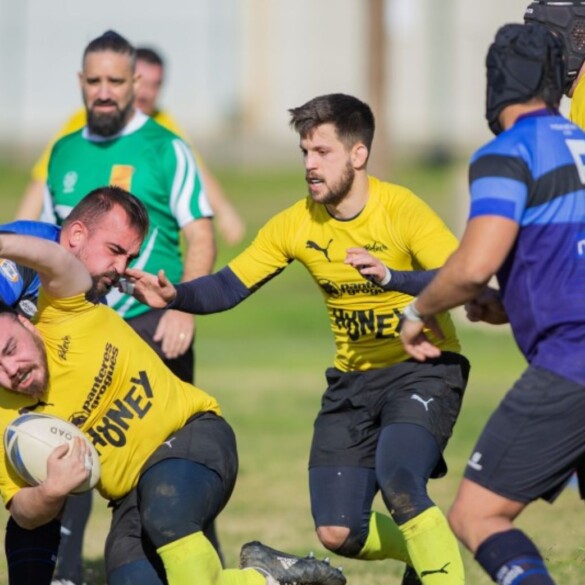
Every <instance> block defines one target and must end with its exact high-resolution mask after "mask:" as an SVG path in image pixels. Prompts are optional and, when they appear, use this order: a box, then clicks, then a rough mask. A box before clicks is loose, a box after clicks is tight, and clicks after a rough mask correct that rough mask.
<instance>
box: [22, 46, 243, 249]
mask: <svg viewBox="0 0 585 585" xmlns="http://www.w3.org/2000/svg"><path fill="white" fill-rule="evenodd" d="M136 75H137V76H138V77H139V78H140V81H139V83H138V85H137V87H136V94H135V100H134V105H135V106H136V107H137V108H138V109H140V110H141V111H143V112H144V113H145V114H146V115H147V116H150V117H151V118H153V119H154V120H156V121H157V122H158V123H159V124H160V125H161V126H164V127H165V128H167V129H168V130H170V131H171V132H174V133H175V134H177V135H178V136H181V137H184V136H185V133H184V132H183V130H182V129H181V128H180V127H179V125H178V124H177V122H176V120H175V119H174V118H173V117H172V116H171V115H170V114H169V113H168V112H167V111H165V110H161V109H160V108H159V105H158V101H159V98H160V92H161V89H162V85H163V81H164V61H163V59H162V57H161V56H160V54H159V53H158V52H156V51H155V50H154V49H151V48H148V47H139V48H137V49H136ZM86 124H87V116H86V111H85V108H80V109H79V110H77V111H76V112H75V113H74V114H73V115H72V116H71V117H70V118H69V119H68V120H67V122H66V123H65V124H64V125H63V127H62V128H61V129H60V130H59V132H58V133H57V134H56V135H55V136H54V137H53V139H52V140H51V142H49V144H47V146H46V147H45V149H44V150H43V152H42V153H41V156H40V157H39V159H38V160H37V162H36V163H35V165H34V167H33V169H32V172H31V180H30V182H29V184H28V186H27V188H26V190H25V193H24V195H23V197H22V200H21V202H20V205H19V207H18V210H17V212H16V219H38V218H39V217H40V215H41V209H42V207H43V192H44V189H45V183H46V181H47V168H48V165H49V158H50V155H51V149H52V148H53V145H54V144H55V142H56V141H57V139H59V138H61V137H62V136H65V135H67V134H71V133H72V132H75V131H77V130H80V129H81V128H83V127H84V126H85V125H86ZM195 155H196V159H197V166H198V168H199V170H200V172H201V175H202V177H203V182H204V183H205V193H206V195H207V197H208V199H209V202H210V204H211V207H212V208H213V211H214V213H215V217H216V221H217V226H218V229H219V232H220V233H221V235H222V237H223V239H224V240H225V241H226V243H227V244H229V245H230V246H233V245H235V244H238V243H239V242H241V241H242V239H243V237H244V234H245V231H246V225H245V223H244V220H243V219H242V217H241V216H240V215H239V214H238V212H237V210H236V208H235V207H234V206H233V204H232V203H231V201H230V200H229V199H228V198H227V196H226V195H225V193H224V191H223V189H222V187H221V185H220V183H219V181H218V180H217V178H216V177H215V175H214V174H213V173H212V172H211V171H210V170H209V168H208V167H207V166H206V165H205V164H204V162H203V160H202V159H201V156H200V155H199V153H197V152H196V153H195Z"/></svg>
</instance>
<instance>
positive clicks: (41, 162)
mask: <svg viewBox="0 0 585 585" xmlns="http://www.w3.org/2000/svg"><path fill="white" fill-rule="evenodd" d="M152 119H153V120H154V121H155V122H158V123H159V124H160V125H161V126H163V127H164V128H166V129H167V130H170V131H171V132H174V133H175V134H176V135H177V136H179V137H180V138H183V139H184V140H185V138H184V132H183V131H182V130H181V129H180V128H179V125H178V124H177V122H176V120H175V119H174V118H173V117H172V116H171V115H170V114H168V113H167V112H165V111H163V110H158V111H157V112H156V114H155V115H154V116H153V117H152ZM86 124H87V114H86V111H85V108H79V109H78V110H76V111H75V112H74V113H73V114H72V115H71V117H70V118H69V119H68V120H67V121H66V122H65V124H64V125H63V126H62V127H61V129H60V130H59V132H57V134H55V136H53V138H52V140H51V141H50V142H49V143H48V144H47V145H46V146H45V148H44V150H43V152H42V153H41V155H40V156H39V158H38V160H37V162H36V163H35V165H34V167H33V169H32V171H31V175H32V178H33V179H34V180H35V181H41V182H43V183H45V182H46V181H47V175H48V174H49V159H50V158H51V150H53V145H54V144H55V142H57V140H59V138H62V137H63V136H67V134H72V133H73V132H77V131H78V130H81V129H82V128H83V127H84V126H85V125H86ZM193 152H194V155H195V158H196V159H197V164H198V165H199V166H201V164H200V163H202V162H203V161H202V160H201V157H200V156H199V154H198V153H197V152H195V151H193Z"/></svg>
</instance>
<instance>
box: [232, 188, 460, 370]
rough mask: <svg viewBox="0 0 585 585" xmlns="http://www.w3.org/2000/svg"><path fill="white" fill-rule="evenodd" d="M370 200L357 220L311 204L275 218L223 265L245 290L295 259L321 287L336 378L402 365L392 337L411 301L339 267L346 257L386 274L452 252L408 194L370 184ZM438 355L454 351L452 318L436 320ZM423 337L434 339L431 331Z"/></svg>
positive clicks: (424, 265) (445, 232)
mask: <svg viewBox="0 0 585 585" xmlns="http://www.w3.org/2000/svg"><path fill="white" fill-rule="evenodd" d="M369 183H370V184H369V187H370V196H369V199H368V202H367V204H366V206H365V208H364V209H363V210H362V212H361V213H360V214H359V215H358V216H357V217H355V218H353V219H351V220H346V221H340V220H337V219H334V218H333V217H331V216H330V215H329V213H328V212H327V209H326V208H325V206H324V205H322V204H319V203H315V202H313V201H312V199H311V198H310V197H307V198H306V199H303V200H301V201H299V202H297V203H296V204H295V205H293V206H292V207H289V208H288V209H286V210H285V211H283V212H281V213H279V214H278V215H276V216H274V217H273V218H272V219H271V220H270V221H269V222H268V223H267V224H266V225H265V226H264V227H263V228H262V229H261V230H260V231H259V232H258V235H257V237H256V239H255V240H254V241H253V242H252V244H251V245H250V246H249V247H248V248H247V249H246V250H244V252H242V253H241V254H240V255H239V256H237V257H236V258H235V259H234V260H233V261H232V262H230V263H229V267H230V269H231V270H232V271H233V272H234V273H235V275H236V276H237V277H238V278H239V279H240V280H241V281H242V282H243V283H244V285H245V286H246V287H248V288H249V289H252V290H253V289H254V288H255V287H257V286H259V285H261V284H262V283H263V282H265V281H266V280H267V279H269V278H270V277H271V276H273V275H275V274H277V273H278V272H279V271H281V270H283V269H284V268H285V267H286V266H287V265H288V264H289V263H290V262H291V261H293V260H298V261H299V262H301V263H302V264H303V265H304V266H305V267H306V268H307V270H308V271H309V272H310V274H311V276H312V277H313V280H314V281H315V283H316V284H317V286H318V287H319V288H320V290H321V293H322V294H323V298H324V299H325V304H326V306H327V311H328V313H329V321H330V325H331V330H332V332H333V335H334V337H335V344H336V349H337V351H336V355H335V362H334V365H335V367H336V368H338V369H340V370H342V371H346V372H347V371H354V370H370V369H376V368H383V367H386V366H390V365H392V364H395V363H397V362H401V361H404V360H406V359H408V357H409V356H408V355H407V354H406V352H405V351H404V349H403V347H402V344H401V342H400V339H399V337H398V332H397V330H396V328H397V325H398V319H399V318H400V315H401V314H402V310H403V309H404V307H405V306H406V305H407V304H408V303H410V302H411V301H412V297H411V296H409V295H406V294H403V293H398V292H386V291H384V290H383V289H382V287H380V286H378V285H377V284H374V283H372V282H370V281H368V280H366V279H364V278H363V277H362V276H361V275H360V274H359V272H358V271H357V270H356V269H355V268H353V267H351V266H349V265H347V264H344V260H345V257H346V250H347V248H350V247H362V248H365V249H366V250H369V252H370V253H371V254H372V255H374V256H376V257H377V258H379V259H380V260H381V261H382V262H383V263H384V264H385V265H386V266H388V267H389V268H390V269H396V270H416V269H418V270H420V269H425V270H428V269H433V268H438V267H440V266H442V265H443V264H444V263H445V261H446V260H447V258H448V257H449V255H450V254H451V253H452V252H453V251H454V250H455V248H456V247H457V240H456V238H455V236H453V234H452V233H451V232H450V231H449V229H448V228H447V227H446V226H445V224H444V223H443V221H442V220H441V219H440V218H439V217H438V216H437V215H436V214H435V213H434V212H433V211H432V210H431V209H430V207H428V206H427V205H426V204H425V203H424V202H423V201H421V200H420V199H419V198H418V197H416V196H415V195H414V194H413V193H412V192H411V191H409V190H408V189H405V188H404V187H400V186H397V185H392V184H390V183H383V182H381V181H379V180H378V179H375V178H373V177H370V179H369ZM438 319H439V324H440V326H441V329H442V330H443V332H444V334H445V339H443V340H440V341H439V340H437V339H434V341H435V342H436V343H437V344H438V345H439V347H441V349H443V350H449V351H459V350H460V346H459V342H458V340H457V338H456V335H455V329H454V327H453V323H452V321H451V318H450V316H449V315H448V314H447V313H444V314H441V315H439V317H438ZM427 334H428V335H430V336H431V337H432V334H430V332H429V331H427Z"/></svg>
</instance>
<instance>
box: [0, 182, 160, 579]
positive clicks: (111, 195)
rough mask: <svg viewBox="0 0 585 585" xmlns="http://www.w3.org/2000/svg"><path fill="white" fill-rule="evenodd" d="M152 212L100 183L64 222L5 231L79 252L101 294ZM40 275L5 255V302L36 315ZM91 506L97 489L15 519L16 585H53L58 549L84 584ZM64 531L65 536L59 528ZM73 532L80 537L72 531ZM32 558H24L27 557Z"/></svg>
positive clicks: (0, 271)
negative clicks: (56, 510)
mask: <svg viewBox="0 0 585 585" xmlns="http://www.w3.org/2000/svg"><path fill="white" fill-rule="evenodd" d="M148 226H149V221H148V214H147V211H146V208H145V207H144V205H143V204H142V202H141V201H139V200H138V199H136V198H135V197H134V196H132V195H131V194H130V193H128V192H127V191H124V190H123V189H120V188H119V187H113V186H109V187H100V188H98V189H94V190H93V191H92V192H90V193H89V194H88V195H86V196H85V197H84V198H83V199H82V200H81V201H80V202H79V203H78V204H77V205H76V206H75V208H74V209H73V211H72V212H71V213H70V214H69V216H68V217H67V218H66V220H65V221H64V223H63V227H62V228H60V227H57V226H55V225H52V224H45V223H41V222H38V221H16V222H12V223H8V224H4V225H1V226H0V230H1V231H5V232H9V233H16V234H22V235H33V236H37V237H42V238H44V239H45V240H50V241H54V242H59V243H60V244H61V245H62V246H63V247H64V248H65V249H66V250H69V251H70V252H71V253H73V254H74V255H75V256H76V257H77V258H79V259H80V260H81V261H82V262H83V263H84V264H85V266H86V268H87V269H88V270H89V272H90V274H92V277H93V279H94V289H95V296H96V298H97V297H103V296H104V295H106V294H107V293H108V292H109V290H110V289H111V288H112V287H113V286H116V285H117V283H118V280H119V278H120V275H121V274H123V273H124V270H125V269H126V267H127V266H128V263H129V262H130V261H131V260H133V259H134V258H136V257H137V256H138V253H139V251H140V246H141V244H142V241H143V240H144V238H145V236H146V234H147V232H148ZM39 286H40V282H39V277H38V275H37V273H36V272H35V271H34V270H31V269H30V268H28V267H26V266H23V265H19V264H18V263H14V262H12V261H10V260H7V259H1V260H0V305H5V306H8V307H13V308H14V309H15V310H17V311H18V312H19V313H20V314H22V315H24V316H26V317H28V318H32V317H33V316H34V314H35V313H36V301H37V297H38V292H39ZM90 510H91V493H90V492H88V493H87V494H83V496H75V497H74V498H71V499H69V500H68V506H67V511H68V512H69V514H68V515H66V514H64V515H62V516H61V522H59V521H57V520H55V521H53V522H49V523H47V524H44V525H42V526H40V527H38V528H37V529H35V530H24V529H22V528H20V527H19V526H18V525H17V524H16V523H15V522H13V521H11V520H9V522H8V525H7V527H6V534H5V542H4V545H5V551H6V557H7V569H8V580H9V584H10V585H49V583H51V579H52V578H53V571H54V568H55V559H56V558H57V552H58V567H59V568H58V579H57V583H59V579H61V580H62V581H63V583H64V584H65V585H70V584H71V583H73V584H75V583H82V582H83V567H82V545H83V539H82V536H83V530H82V528H80V526H81V527H82V526H84V525H85V521H86V519H87V517H88V516H89V513H90ZM60 529H61V532H62V534H61V538H59V533H60ZM72 534H73V536H72ZM23 560H25V562H23Z"/></svg>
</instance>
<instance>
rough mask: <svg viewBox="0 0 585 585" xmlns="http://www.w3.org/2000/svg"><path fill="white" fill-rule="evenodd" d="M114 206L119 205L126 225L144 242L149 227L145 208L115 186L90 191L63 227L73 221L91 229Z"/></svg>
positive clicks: (72, 211) (134, 198)
mask: <svg viewBox="0 0 585 585" xmlns="http://www.w3.org/2000/svg"><path fill="white" fill-rule="evenodd" d="M116 205H119V206H120V207H121V208H122V209H123V210H124V211H125V212H126V215H127V216H128V223H129V224H130V226H131V227H133V228H134V229H135V230H136V231H137V232H138V233H139V234H140V235H141V239H143V240H144V238H145V237H146V234H147V233H148V227H149V220H148V212H147V211H146V207H144V204H143V203H142V201H140V200H139V199H138V198H137V197H135V196H134V195H132V194H131V193H129V192H128V191H126V190H125V189H122V188H121V187H116V186H115V185H109V186H107V187H98V188H97V189H94V190H93V191H90V192H89V193H88V194H87V195H86V196H85V197H84V198H83V199H82V200H81V201H80V202H79V203H78V204H77V205H76V206H75V207H74V208H73V209H72V210H71V213H70V214H69V215H68V216H67V217H66V218H65V220H64V221H63V227H66V226H67V225H69V224H71V223H73V222H74V221H81V222H83V223H84V224H85V225H86V226H87V227H88V228H89V229H91V228H92V227H94V226H95V225H96V224H97V223H98V222H99V221H100V220H101V218H102V217H103V216H104V215H105V214H106V213H108V212H109V211H111V210H112V209H113V208H114V206H116Z"/></svg>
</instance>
